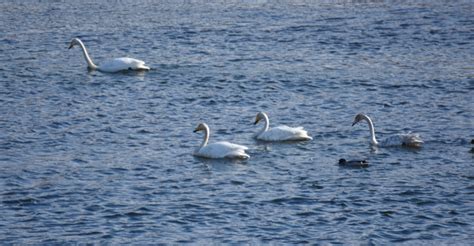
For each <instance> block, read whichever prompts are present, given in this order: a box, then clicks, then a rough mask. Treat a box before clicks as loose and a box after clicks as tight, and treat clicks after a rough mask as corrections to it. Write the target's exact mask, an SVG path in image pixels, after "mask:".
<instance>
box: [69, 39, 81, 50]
mask: <svg viewBox="0 0 474 246" xmlns="http://www.w3.org/2000/svg"><path fill="white" fill-rule="evenodd" d="M80 43H81V40H79V39H78V38H73V39H72V40H71V43H70V44H69V48H68V49H71V48H72V47H74V45H79V44H80Z"/></svg>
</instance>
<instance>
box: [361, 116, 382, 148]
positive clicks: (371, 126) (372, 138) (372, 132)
mask: <svg viewBox="0 0 474 246" xmlns="http://www.w3.org/2000/svg"><path fill="white" fill-rule="evenodd" d="M364 119H365V120H366V121H367V123H368V124H369V130H370V143H372V144H373V145H378V144H379V142H377V139H376V138H375V128H374V123H372V120H371V119H370V118H369V116H367V115H364Z"/></svg>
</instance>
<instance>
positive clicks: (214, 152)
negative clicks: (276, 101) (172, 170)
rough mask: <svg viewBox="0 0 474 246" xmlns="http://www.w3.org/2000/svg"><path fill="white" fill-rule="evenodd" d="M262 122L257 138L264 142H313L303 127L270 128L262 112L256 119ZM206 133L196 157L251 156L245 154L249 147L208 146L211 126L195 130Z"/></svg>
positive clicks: (233, 145) (219, 143)
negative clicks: (263, 122) (263, 123)
mask: <svg viewBox="0 0 474 246" xmlns="http://www.w3.org/2000/svg"><path fill="white" fill-rule="evenodd" d="M261 120H263V121H265V126H264V127H263V128H262V130H261V131H259V132H258V133H257V134H256V135H255V138H256V139H259V140H264V141H298V140H311V139H313V138H312V137H310V136H308V133H307V132H306V131H305V130H304V129H303V127H289V126H277V127H274V128H269V125H270V121H269V119H268V116H267V114H265V113H264V112H260V113H258V114H257V117H256V118H255V123H254V124H257V123H258V122H260V121H261ZM198 131H204V139H203V141H202V143H201V146H199V147H198V148H197V149H196V151H195V152H194V155H196V156H200V157H206V158H239V159H247V158H249V157H250V156H249V155H248V154H247V153H245V150H248V147H246V146H243V145H238V144H233V143H229V142H216V143H211V144H208V141H209V134H210V130H209V126H207V125H206V123H201V124H199V125H198V127H197V128H196V129H195V130H194V132H198Z"/></svg>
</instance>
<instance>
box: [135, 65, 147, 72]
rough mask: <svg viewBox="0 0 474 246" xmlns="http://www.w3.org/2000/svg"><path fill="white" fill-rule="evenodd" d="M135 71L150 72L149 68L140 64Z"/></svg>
mask: <svg viewBox="0 0 474 246" xmlns="http://www.w3.org/2000/svg"><path fill="white" fill-rule="evenodd" d="M137 70H143V71H150V67H149V66H146V65H145V64H140V65H138V66H137Z"/></svg>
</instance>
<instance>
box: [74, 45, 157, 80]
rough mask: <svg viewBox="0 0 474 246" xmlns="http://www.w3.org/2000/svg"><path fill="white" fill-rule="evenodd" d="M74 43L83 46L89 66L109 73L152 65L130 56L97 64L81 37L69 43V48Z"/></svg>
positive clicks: (146, 67) (145, 68)
mask: <svg viewBox="0 0 474 246" xmlns="http://www.w3.org/2000/svg"><path fill="white" fill-rule="evenodd" d="M74 45H79V46H81V48H82V53H84V58H85V59H86V62H87V66H88V67H89V68H90V69H94V70H99V71H101V72H108V73H115V72H119V71H123V70H142V71H148V70H150V67H148V66H146V65H145V62H144V61H141V60H137V59H133V58H128V57H121V58H115V59H110V60H107V61H104V62H103V63H101V64H100V65H99V66H97V65H95V64H94V62H92V59H91V58H90V56H89V53H87V49H86V47H85V46H84V44H83V43H82V41H81V40H80V39H78V38H74V39H72V41H71V44H70V45H69V49H71V48H72V47H74Z"/></svg>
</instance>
